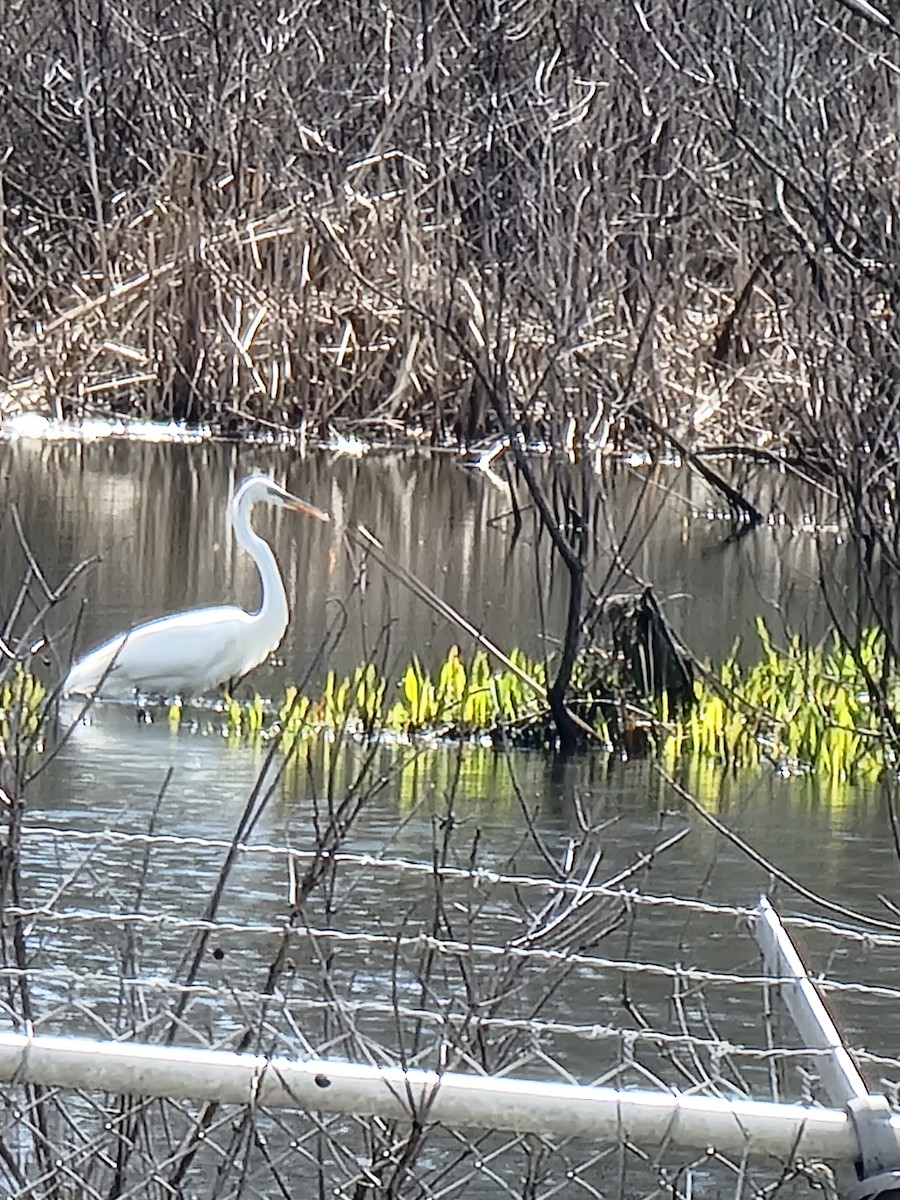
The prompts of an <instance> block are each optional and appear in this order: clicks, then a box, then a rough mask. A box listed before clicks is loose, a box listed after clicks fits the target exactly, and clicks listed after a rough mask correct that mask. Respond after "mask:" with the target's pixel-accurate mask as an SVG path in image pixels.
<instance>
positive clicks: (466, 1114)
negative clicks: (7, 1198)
mask: <svg viewBox="0 0 900 1200" xmlns="http://www.w3.org/2000/svg"><path fill="white" fill-rule="evenodd" d="M0 1081H3V1082H6V1083H17V1082H18V1083H26V1082H27V1083H32V1084H41V1085H44V1086H47V1087H59V1088H66V1089H69V1088H72V1089H79V1090H88V1091H104V1092H115V1093H119V1094H125V1095H132V1096H155V1097H169V1098H171V1099H173V1100H193V1101H204V1100H211V1101H218V1102H219V1103H223V1104H251V1105H258V1106H267V1107H272V1108H286V1109H301V1110H308V1111H315V1112H325V1113H354V1114H358V1115H361V1116H374V1115H379V1116H382V1117H384V1118H387V1119H389V1118H403V1117H404V1116H407V1115H409V1114H410V1113H412V1112H414V1111H415V1112H416V1113H418V1114H419V1115H420V1116H421V1117H422V1118H423V1119H425V1120H426V1121H429V1122H439V1123H441V1124H443V1125H446V1126H449V1127H452V1128H478V1129H496V1130H505V1131H510V1132H517V1133H526V1132H527V1133H542V1134H550V1135H557V1136H560V1137H581V1138H590V1139H592V1140H594V1141H597V1142H602V1143H611V1142H615V1141H619V1140H621V1139H627V1140H629V1141H631V1142H634V1143H637V1144H639V1145H643V1146H647V1147H653V1148H661V1147H663V1146H664V1145H672V1146H675V1147H689V1148H694V1149H698V1150H704V1149H706V1148H707V1147H715V1148H716V1149H717V1150H719V1151H721V1152H723V1153H744V1152H746V1153H749V1154H764V1155H775V1156H776V1157H778V1158H781V1159H790V1158H792V1157H794V1156H795V1155H798V1154H799V1155H803V1156H805V1157H817V1158H818V1157H825V1158H828V1159H831V1160H835V1159H844V1160H849V1159H853V1158H854V1157H855V1155H856V1154H857V1142H856V1137H855V1134H854V1131H853V1128H852V1125H851V1122H850V1120H849V1118H848V1116H847V1114H846V1113H845V1112H841V1111H837V1110H832V1109H825V1108H807V1107H804V1106H802V1105H795V1104H775V1103H769V1102H761V1103H757V1102H754V1101H749V1100H725V1099H722V1100H719V1099H714V1098H709V1097H701V1096H691V1095H685V1094H683V1093H680V1092H649V1091H627V1090H625V1091H618V1090H616V1089H614V1088H601V1087H596V1088H595V1087H582V1086H573V1085H569V1084H564V1083H543V1082H538V1081H532V1080H525V1079H491V1078H482V1077H478V1076H469V1075H459V1074H449V1073H448V1074H443V1075H437V1074H435V1073H433V1072H431V1071H420V1070H409V1071H404V1070H403V1069H401V1068H384V1067H373V1066H368V1065H359V1064H354V1063H343V1062H329V1061H324V1060H318V1061H315V1060H314V1061H307V1062H296V1061H294V1060H292V1059H285V1058H266V1057H264V1056H262V1055H252V1054H232V1053H228V1052H225V1051H218V1050H190V1049H179V1048H174V1047H167V1046H154V1045H137V1044H135V1043H131V1042H99V1041H92V1040H88V1039H86V1038H58V1037H43V1036H36V1037H32V1038H29V1037H27V1036H25V1035H23V1034H16V1033H0ZM894 1127H895V1133H896V1134H898V1135H900V1119H897V1120H895V1122H894Z"/></svg>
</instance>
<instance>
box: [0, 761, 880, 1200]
mask: <svg viewBox="0 0 900 1200" xmlns="http://www.w3.org/2000/svg"><path fill="white" fill-rule="evenodd" d="M360 761H362V762H363V764H364V767H365V770H363V769H362V768H360V769H359V770H358V771H357V772H356V774H355V775H353V776H352V777H349V776H344V775H341V777H340V779H339V780H338V779H337V777H336V776H335V775H333V774H332V775H330V776H327V775H326V776H323V775H322V772H321V769H320V768H321V763H319V764H318V766H317V768H316V770H315V771H313V770H312V768H311V767H310V766H309V764H307V767H308V769H306V770H304V769H303V768H302V766H299V765H296V764H295V768H294V770H295V777H294V778H293V780H292V781H291V783H290V787H291V788H292V789H293V792H294V794H295V795H297V794H300V795H302V796H303V797H304V800H303V806H302V810H298V811H297V812H295V813H294V815H293V817H292V819H291V820H289V821H285V822H282V823H281V824H280V826H279V828H280V837H281V840H280V841H277V842H276V841H273V840H271V839H270V838H268V837H266V836H264V834H263V833H261V832H260V829H261V827H260V826H258V825H257V820H258V816H259V813H260V812H261V811H262V809H263V808H264V807H265V806H266V805H269V804H271V803H277V802H278V798H279V795H282V794H283V791H284V788H285V786H286V783H285V777H284V775H282V776H281V778H279V779H274V778H272V777H270V775H267V772H266V771H265V770H263V772H262V774H261V775H260V779H259V785H258V786H257V788H256V789H254V792H253V794H252V795H251V796H250V799H249V800H248V802H247V806H246V808H245V809H244V811H243V813H242V814H241V816H240V819H239V820H237V821H236V823H235V833H234V837H233V838H232V839H228V838H214V837H204V836H196V835H191V834H189V833H185V832H184V831H183V828H182V829H180V830H179V831H178V832H172V831H171V830H170V829H168V828H167V823H169V824H171V822H168V821H167V814H168V813H170V812H171V811H173V810H176V811H177V808H178V795H177V780H175V781H174V782H172V781H169V783H168V785H167V788H164V789H163V791H162V792H161V794H160V800H159V804H158V805H157V807H156V809H155V810H154V812H153V813H152V814H151V816H150V817H149V819H148V818H147V817H146V816H140V817H138V816H131V815H129V813H128V811H127V808H125V809H123V812H122V817H121V820H120V822H119V823H118V824H115V825H114V824H111V823H109V822H108V821H105V822H98V821H96V820H92V819H91V816H90V814H88V813H85V814H84V815H83V818H82V819H81V820H78V821H76V820H71V821H69V822H66V823H60V822H59V821H58V819H57V818H56V814H55V813H54V811H53V810H52V809H49V808H48V809H46V810H42V809H41V807H40V806H39V805H38V806H36V807H31V808H29V807H28V806H26V805H24V804H19V802H18V801H17V800H16V798H15V797H14V796H12V795H10V796H9V797H8V799H9V801H10V806H9V810H8V811H9V820H8V823H7V827H6V830H5V833H4V835H3V842H4V848H5V859H4V860H5V864H6V866H5V869H6V871H7V872H8V873H9V874H8V878H9V879H13V880H14V883H15V886H14V887H9V886H7V888H6V892H5V895H6V905H5V911H4V914H3V916H4V920H3V927H2V944H3V961H2V966H0V988H2V1003H0V1013H2V1016H3V1019H4V1022H5V1024H6V1025H7V1027H8V1028H10V1029H13V1030H16V1031H20V1032H21V1031H28V1032H34V1033H35V1034H55V1035H63V1036H72V1035H78V1036H87V1037H92V1038H98V1039H104V1040H105V1039H126V1040H130V1041H137V1042H152V1043H159V1044H162V1045H166V1044H169V1045H178V1046H185V1047H203V1048H210V1049H227V1050H232V1051H234V1050H238V1051H248V1052H254V1053H264V1054H275V1055H284V1056H288V1057H294V1058H309V1057H315V1058H319V1057H321V1058H326V1059H340V1060H347V1061H352V1062H360V1063H370V1064H402V1065H405V1066H408V1067H421V1068H428V1069H437V1070H441V1071H445V1070H447V1071H454V1072H456V1071H459V1072H470V1073H475V1074H484V1075H489V1076H507V1077H511V1078H516V1079H522V1080H545V1081H547V1080H550V1081H554V1082H561V1083H578V1084H598V1085H606V1086H613V1087H618V1088H633V1087H638V1088H642V1089H647V1088H650V1089H660V1090H661V1091H668V1090H669V1089H672V1088H677V1089H679V1090H682V1091H686V1092H689V1093H691V1094H695V1095H698V1094H699V1095H709V1096H713V1097H723V1098H737V1097H744V1098H750V1099H756V1100H771V1099H776V1100H802V1101H804V1102H813V1103H815V1102H823V1103H825V1104H828V1103H829V1099H828V1097H827V1096H825V1095H823V1094H822V1091H821V1088H820V1086H819V1081H818V1076H817V1073H816V1055H815V1054H814V1053H810V1052H809V1051H806V1050H804V1049H803V1048H802V1047H801V1046H799V1044H798V1042H797V1037H796V1034H795V1033H794V1031H793V1029H792V1027H791V1025H790V1022H789V1019H788V1018H787V1015H786V1013H785V1012H784V1010H783V1008H782V1006H781V1005H780V1004H779V1002H778V997H777V989H776V988H775V987H774V985H773V981H772V980H770V979H767V978H766V976H765V975H764V974H763V970H762V965H761V961H760V958H759V954H758V952H757V949H756V946H755V943H754V941H753V939H752V937H751V936H750V935H749V932H748V922H749V918H750V915H751V914H750V911H749V910H747V909H744V908H741V907H736V906H731V905H718V904H714V903H710V902H707V901H706V900H704V899H702V898H700V899H698V898H690V897H686V896H678V895H675V894H668V893H666V892H664V891H654V888H653V885H654V883H655V881H656V880H657V879H659V880H660V881H664V879H665V875H664V872H662V873H661V868H662V866H663V864H664V863H665V861H666V857H667V855H670V854H677V853H680V848H681V847H682V843H683V839H684V837H685V836H686V834H687V833H688V826H687V824H686V822H685V820H684V818H683V817H680V818H678V820H676V821H675V822H674V823H673V822H672V821H669V822H668V823H665V822H663V823H661V824H660V827H659V828H658V829H657V830H655V831H653V832H652V833H648V835H647V837H646V839H645V841H644V843H643V844H641V845H635V846H634V847H633V848H632V849H631V851H630V852H629V855H630V859H629V861H628V862H627V863H626V864H625V865H624V866H620V867H619V868H618V869H616V870H609V869H607V868H606V865H605V863H606V860H605V858H604V847H605V845H606V844H607V843H608V840H609V838H610V837H611V833H610V830H609V829H608V828H607V825H606V823H605V822H603V821H600V822H598V823H596V824H592V823H591V820H590V818H589V814H586V813H585V814H582V816H583V819H582V820H581V821H580V825H579V830H578V836H568V837H566V838H564V839H561V840H559V841H558V843H557V844H556V845H551V844H550V843H549V842H548V841H547V839H546V838H544V837H542V835H541V834H540V832H539V831H538V829H537V827H536V826H535V825H534V824H533V823H532V821H531V819H530V816H529V813H528V809H527V806H523V809H522V826H521V833H520V836H519V838H518V840H517V841H516V844H514V845H508V846H502V845H499V844H498V843H497V842H496V841H493V842H489V841H488V839H486V838H485V837H483V833H482V828H481V825H480V823H479V822H478V820H476V819H474V818H473V816H472V813H471V812H466V811H464V810H463V809H462V808H461V807H454V802H453V797H452V793H448V794H446V795H444V796H442V797H441V798H440V799H439V800H435V801H434V803H433V804H431V806H430V808H429V809H428V810H426V809H423V808H421V807H420V808H418V809H415V810H412V811H406V812H404V811H403V810H402V809H400V808H398V807H397V805H396V803H392V802H390V801H388V802H386V803H382V802H383V801H384V799H385V798H384V796H383V795H381V792H382V791H383V788H384V785H385V781H386V780H389V779H390V778H391V776H390V773H389V772H385V771H384V770H383V769H382V767H383V763H382V764H380V765H379V763H378V762H376V761H375V760H374V759H372V758H371V757H370V758H366V757H365V755H361V756H360ZM301 777H302V779H301ZM323 778H327V779H328V780H330V782H328V783H326V784H323ZM379 804H381V807H380V809H378V813H379V815H378V819H377V820H373V819H369V820H363V819H362V817H363V815H364V814H366V813H367V812H368V813H369V815H370V817H371V809H372V808H373V807H377V806H378V805H379ZM141 822H143V826H142V827H141V826H140V823H141ZM174 824H175V825H177V824H178V822H177V821H176V822H174ZM789 927H790V928H791V929H792V931H793V933H794V934H795V936H797V937H798V939H799V940H800V942H801V944H802V947H803V950H804V953H805V954H806V955H807V957H808V958H809V960H810V963H811V966H812V968H813V970H814V971H815V972H816V973H817V974H818V975H819V977H820V979H821V986H822V989H823V991H824V993H825V995H826V998H827V999H828V1000H829V1001H830V1002H831V1003H832V1004H833V1005H834V1004H837V1006H838V1007H839V1009H840V1011H841V1014H842V1015H844V1016H846V1015H847V1014H850V1013H852V1012H853V1009H854V1006H856V1005H859V1004H862V1005H875V1004H878V1005H884V1006H885V1011H889V1010H890V1009H892V1008H893V1006H894V1004H895V1002H896V1000H897V998H898V992H900V989H897V988H896V987H894V986H893V985H892V983H891V982H890V981H891V962H892V960H893V959H894V958H895V956H896V951H897V946H898V944H900V937H898V935H896V934H894V933H891V932H890V931H889V930H884V931H881V932H878V931H876V932H874V933H872V932H868V931H866V930H865V929H863V928H859V929H854V928H851V927H850V926H849V925H846V924H845V925H838V924H836V923H834V922H832V921H831V920H822V919H816V918H815V917H813V916H808V917H798V918H796V919H794V920H793V921H792V922H789ZM851 1032H852V1023H851ZM851 1045H852V1038H851ZM884 1049H885V1048H884V1047H877V1046H876V1047H870V1048H864V1047H859V1046H857V1047H855V1053H856V1055H857V1058H858V1061H859V1063H860V1066H861V1068H862V1069H863V1070H864V1071H865V1072H867V1074H868V1078H869V1080H870V1085H871V1086H872V1087H873V1088H877V1089H878V1090H884V1091H887V1092H888V1094H889V1095H891V1096H892V1098H895V1097H896V1094H897V1090H898V1087H900V1062H898V1061H897V1060H895V1059H893V1058H891V1057H890V1056H889V1055H888V1054H886V1053H884V1052H883V1051H884ZM0 1179H2V1181H3V1182H2V1187H3V1192H4V1194H5V1195H8V1196H10V1197H15V1198H16V1200H24V1198H25V1197H34V1198H38V1197H40V1198H43V1197H51V1196H52V1197H60V1198H63V1197H69V1196H71V1197H76V1196H77V1197H79V1198H82V1197H85V1196H90V1197H98V1198H99V1197H104V1198H108V1197H111V1196H116V1197H131V1196H134V1197H137V1196H140V1197H153V1198H157V1197H159V1198H163V1197H165V1198H169V1197H173V1196H185V1197H196V1198H197V1200H201V1198H203V1197H215V1198H216V1200H226V1198H230V1197H267V1198H268V1197H283V1196H305V1195H312V1194H317V1195H321V1196H324V1195H326V1194H327V1195H330V1196H334V1197H340V1198H342V1200H343V1198H346V1200H350V1198H354V1200H358V1198H360V1197H395V1196H396V1197H401V1196H402V1197H415V1198H420V1197H421V1198H422V1200H438V1198H445V1197H447V1198H449V1197H456V1196H466V1197H495V1196H506V1195H508V1196H511V1197H516V1198H519V1197H528V1198H531V1200H549V1198H550V1197H554V1196H579V1195H584V1196H590V1197H604V1198H611V1197H647V1198H648V1200H649V1198H651V1197H660V1198H661V1197H664V1196H665V1197H685V1200H686V1198H687V1197H692V1196H735V1197H751V1196H769V1195H775V1194H779V1195H785V1196H794V1195H797V1196H800V1195H807V1194H808V1190H809V1187H810V1186H815V1187H817V1188H819V1189H822V1188H824V1189H825V1191H826V1192H829V1191H831V1192H832V1193H834V1187H835V1184H834V1180H833V1176H832V1174H831V1171H830V1169H829V1167H828V1166H826V1165H825V1164H818V1163H780V1162H775V1161H763V1162H760V1161H759V1160H753V1161H751V1160H749V1159H747V1158H741V1157H738V1158H737V1159H734V1158H729V1157H728V1156H726V1155H723V1154H721V1153H719V1152H717V1151H716V1150H715V1148H714V1147H710V1148H709V1149H708V1150H707V1151H706V1152H704V1153H700V1154H698V1153H696V1152H691V1151H686V1150H684V1149H680V1148H679V1147H678V1146H676V1145H674V1144H671V1143H667V1144H665V1145H661V1146H634V1145H628V1144H614V1145H596V1144H592V1143H589V1142H587V1141H585V1140H579V1139H559V1138H552V1137H539V1136H535V1135H528V1136H521V1135H512V1134H505V1133H499V1132H494V1133H487V1134H486V1133H481V1132H473V1131H471V1130H468V1131H467V1130H465V1129H447V1128H440V1127H433V1126H429V1125H428V1124H427V1123H424V1122H421V1121H417V1120H416V1119H414V1118H411V1119H410V1120H409V1121H407V1122H400V1121H387V1120H383V1119H379V1118H371V1117H366V1118H362V1117H359V1118H354V1117H351V1116H331V1115H322V1114H316V1113H305V1112H286V1111H272V1110H267V1109H264V1108H260V1107H255V1106H246V1107H239V1106H233V1105H219V1104H212V1103H208V1104H205V1105H204V1104H196V1103H190V1102H188V1101H187V1100H156V1099H155V1100H146V1099H140V1098H137V1099H136V1098H129V1097H123V1096H116V1095H109V1094H102V1093H100V1092H90V1091H84V1092H70V1091H59V1090H56V1089H49V1088H45V1087H36V1086H30V1085H27V1084H25V1083H14V1084H12V1085H10V1086H8V1087H7V1088H6V1089H5V1090H4V1092H3V1095H2V1113H0Z"/></svg>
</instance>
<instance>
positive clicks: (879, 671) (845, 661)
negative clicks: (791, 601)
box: [669, 619, 900, 780]
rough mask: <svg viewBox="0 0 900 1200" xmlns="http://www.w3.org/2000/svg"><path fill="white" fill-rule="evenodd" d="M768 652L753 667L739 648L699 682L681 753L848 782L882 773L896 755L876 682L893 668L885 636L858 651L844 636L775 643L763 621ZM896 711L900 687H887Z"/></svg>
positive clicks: (873, 632) (760, 630) (875, 635)
mask: <svg viewBox="0 0 900 1200" xmlns="http://www.w3.org/2000/svg"><path fill="white" fill-rule="evenodd" d="M756 633H757V637H758V638H759V643H760V650H761V653H760V655H759V657H758V658H757V659H756V660H755V661H754V662H753V664H752V665H751V666H749V667H746V666H742V665H741V663H740V662H739V660H738V658H737V652H735V653H733V654H732V655H731V656H730V657H729V658H728V659H726V660H725V662H723V663H722V664H721V665H720V666H719V668H718V670H717V671H710V672H708V673H707V675H706V676H705V678H703V679H702V680H698V681H697V683H695V686H694V703H693V705H692V706H691V708H690V711H689V713H688V714H687V715H686V716H685V717H684V718H682V719H681V720H679V721H676V722H674V723H672V724H670V735H669V736H670V738H671V739H673V740H674V742H675V744H676V745H677V747H678V749H679V752H680V753H685V752H688V753H690V754H693V755H697V756H700V757H703V758H706V759H712V760H715V761H716V762H719V763H721V764H722V765H724V766H733V767H754V766H758V765H759V764H760V763H761V762H762V761H763V760H768V761H770V762H772V763H774V764H775V765H776V766H777V767H778V768H779V769H780V770H783V771H786V772H791V771H796V770H813V771H816V772H821V773H822V774H823V775H827V776H831V777H832V778H835V779H840V780H852V779H873V778H877V777H878V776H879V775H880V774H881V772H882V771H883V770H884V769H885V767H886V766H887V765H889V763H890V762H891V757H892V756H891V743H890V738H889V736H888V729H887V727H886V724H885V715H886V713H885V710H884V707H883V706H879V705H877V704H874V703H873V698H872V696H871V695H870V687H871V684H872V681H876V680H877V681H881V680H882V679H883V677H884V671H885V638H884V635H883V633H881V631H880V630H877V629H866V630H864V631H863V633H862V636H861V637H860V639H859V643H858V645H857V646H855V647H853V648H852V649H849V648H848V647H846V646H845V645H843V644H842V643H841V642H840V640H839V638H838V636H837V635H836V634H835V635H834V636H833V637H832V638H831V639H830V640H829V641H828V642H826V643H824V644H821V645H806V644H805V643H804V642H803V641H802V640H801V639H800V638H799V637H796V636H794V637H791V638H789V639H788V642H787V644H786V646H785V647H784V648H783V649H778V648H776V647H775V645H774V643H773V640H772V637H771V635H770V633H769V630H768V628H767V627H766V625H765V622H764V621H762V620H761V619H759V620H757V622H756ZM886 694H887V697H888V703H889V704H891V700H892V701H893V703H892V704H891V707H892V711H893V712H894V713H896V711H897V704H896V701H897V699H898V698H900V691H898V688H897V685H896V684H894V685H893V686H892V687H891V688H889V689H886Z"/></svg>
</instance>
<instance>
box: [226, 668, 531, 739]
mask: <svg viewBox="0 0 900 1200" xmlns="http://www.w3.org/2000/svg"><path fill="white" fill-rule="evenodd" d="M510 661H511V662H512V663H513V664H514V666H515V667H516V668H518V670H519V671H521V672H523V673H524V674H526V675H528V676H530V677H531V678H532V679H534V681H535V682H536V683H538V684H540V685H543V683H544V667H543V664H541V663H537V662H532V661H530V660H529V659H528V658H526V656H525V655H524V654H521V653H520V652H518V651H513V654H512V655H511V656H510ZM543 717H544V706H543V704H542V703H541V701H540V699H539V698H538V697H537V695H536V694H535V693H534V692H533V691H532V690H531V689H530V688H529V687H528V686H527V685H526V684H525V683H524V682H523V680H522V679H521V678H520V677H519V675H517V674H515V673H514V672H513V671H510V670H508V669H506V668H499V669H492V666H491V660H490V659H489V657H488V655H487V654H486V653H485V651H484V650H480V649H479V650H476V651H475V652H474V654H473V655H472V657H471V659H470V660H468V661H467V660H466V659H465V658H464V657H463V656H462V654H461V653H460V651H459V648H458V647H457V646H451V648H450V650H449V651H448V652H447V656H446V658H445V659H444V661H443V662H442V663H441V664H440V667H439V669H438V670H437V672H436V673H434V674H432V673H431V672H429V671H428V669H427V668H426V667H425V666H424V665H423V664H422V663H421V661H420V660H419V659H418V658H417V657H414V658H413V660H412V662H411V663H410V664H409V665H408V666H407V668H406V669H405V671H403V673H402V674H401V675H400V677H399V680H398V681H397V683H396V685H395V686H393V687H391V686H390V685H389V682H388V680H387V679H386V678H385V677H384V676H381V675H380V674H379V673H378V671H377V670H376V668H375V665H374V664H373V663H367V664H365V665H363V666H359V667H357V668H356V669H355V671H353V672H352V673H351V674H350V675H346V676H341V677H339V676H338V675H337V674H336V673H335V672H334V671H329V673H328V674H327V676H326V677H325V683H324V685H323V688H322V692H321V694H320V695H319V696H317V697H316V696H305V695H300V694H299V693H298V691H297V689H296V688H294V687H289V688H287V689H286V691H285V694H284V696H283V697H282V698H281V699H280V701H279V702H278V703H277V704H276V705H269V706H266V705H265V704H264V702H263V701H262V700H261V699H260V697H259V696H255V697H254V698H253V699H252V700H251V701H248V702H245V703H241V702H239V701H238V700H236V699H234V698H230V699H229V700H228V701H227V702H226V706H225V722H226V730H227V733H228V734H229V735H231V736H235V735H237V736H239V737H244V736H250V737H268V736H272V735H276V734H277V735H280V736H281V738H282V740H283V742H284V744H285V747H287V746H289V745H294V744H295V743H296V742H297V741H298V739H302V738H303V737H304V736H309V735H310V734H313V733H315V732H323V731H324V732H330V733H335V732H337V731H338V730H341V729H345V728H349V729H350V731H351V732H353V733H382V734H388V735H390V734H393V735H406V736H409V735H413V734H425V733H428V734H443V735H445V736H457V737H461V736H476V735H484V734H488V733H490V732H491V731H496V730H497V729H498V728H499V727H500V726H503V727H504V728H510V727H512V726H515V725H516V724H520V723H524V722H529V721H537V720H541V719H543Z"/></svg>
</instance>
